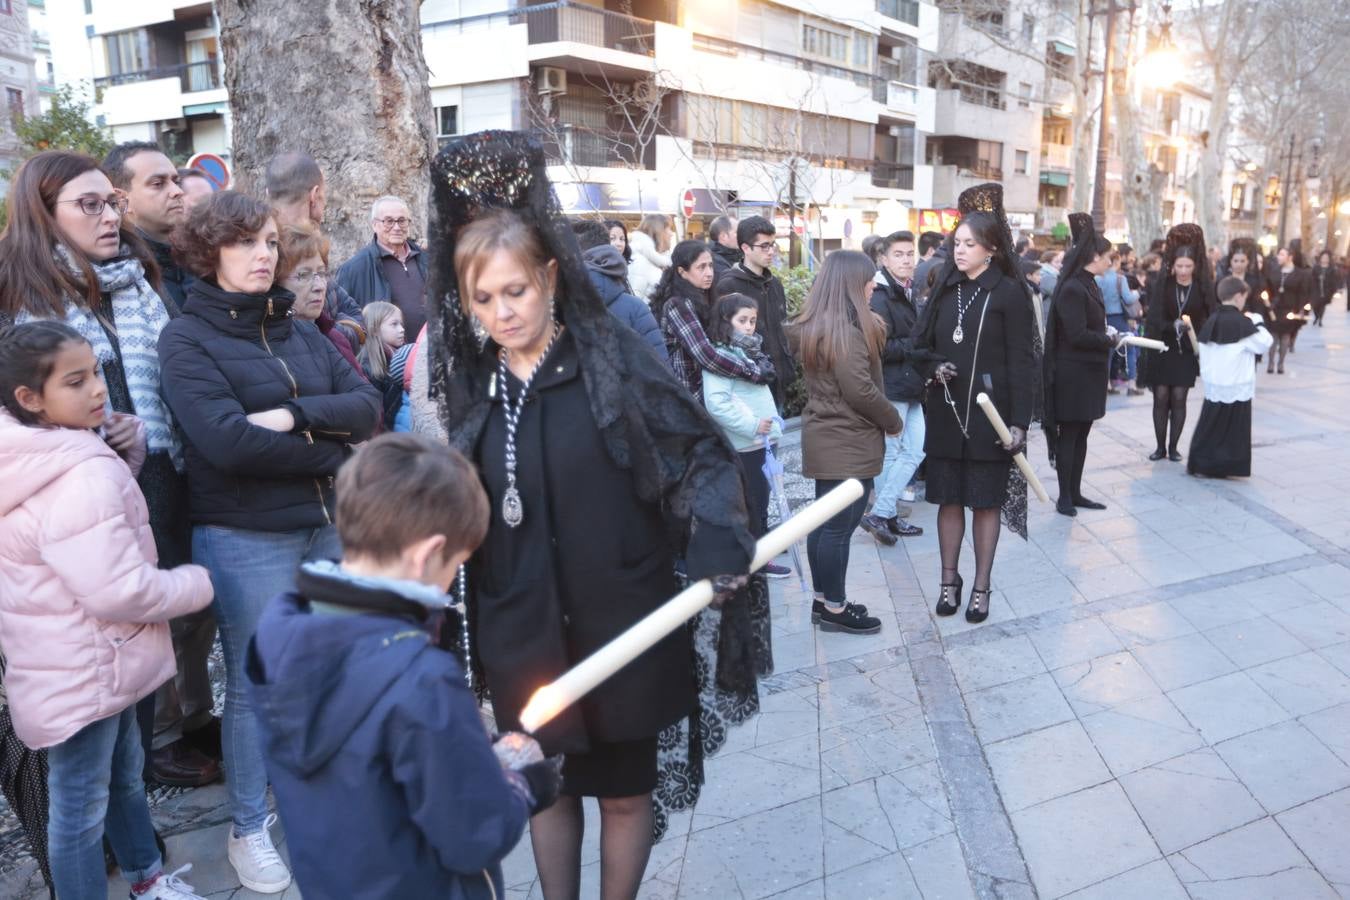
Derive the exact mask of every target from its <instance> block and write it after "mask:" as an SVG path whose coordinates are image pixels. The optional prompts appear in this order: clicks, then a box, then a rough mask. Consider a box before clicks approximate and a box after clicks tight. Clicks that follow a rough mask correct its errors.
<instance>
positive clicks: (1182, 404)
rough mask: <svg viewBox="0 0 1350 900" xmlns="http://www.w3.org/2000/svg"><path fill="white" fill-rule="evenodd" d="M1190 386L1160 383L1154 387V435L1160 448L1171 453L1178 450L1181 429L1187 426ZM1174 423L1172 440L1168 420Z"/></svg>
mask: <svg viewBox="0 0 1350 900" xmlns="http://www.w3.org/2000/svg"><path fill="white" fill-rule="evenodd" d="M1190 392H1191V389H1190V388H1185V387H1171V386H1170V385H1166V384H1159V385H1156V386H1155V387H1154V388H1153V436H1154V438H1156V439H1157V441H1158V449H1159V450H1163V449H1166V450H1167V451H1168V452H1170V453H1176V452H1177V444H1178V443H1180V442H1181V429H1182V428H1184V427H1186V396H1187V395H1188V394H1189V393H1190ZM1169 421H1170V422H1171V425H1172V440H1171V442H1170V443H1169V442H1168V440H1167V425H1168V422H1169Z"/></svg>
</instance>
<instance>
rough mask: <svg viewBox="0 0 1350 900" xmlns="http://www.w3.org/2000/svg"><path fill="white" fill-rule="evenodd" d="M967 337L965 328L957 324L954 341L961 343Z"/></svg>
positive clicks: (953, 334)
mask: <svg viewBox="0 0 1350 900" xmlns="http://www.w3.org/2000/svg"><path fill="white" fill-rule="evenodd" d="M965 339H966V332H965V330H964V329H962V328H961V326H960V325H957V326H956V330H955V331H953V332H952V343H954V344H959V343H961V342H962V341H964V340H965Z"/></svg>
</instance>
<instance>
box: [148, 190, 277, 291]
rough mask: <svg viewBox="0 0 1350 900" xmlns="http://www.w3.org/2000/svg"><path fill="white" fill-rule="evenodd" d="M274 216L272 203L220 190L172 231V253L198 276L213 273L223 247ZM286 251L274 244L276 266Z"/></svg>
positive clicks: (201, 276) (212, 274)
mask: <svg viewBox="0 0 1350 900" xmlns="http://www.w3.org/2000/svg"><path fill="white" fill-rule="evenodd" d="M272 218H274V217H273V215H272V207H270V206H268V205H267V204H266V203H263V202H262V201H261V200H254V199H253V198H252V197H250V196H248V195H247V194H241V193H239V192H238V191H221V192H219V193H217V194H212V195H211V199H210V200H207V201H206V202H205V203H202V204H199V205H198V206H196V207H195V208H194V209H193V210H192V214H191V215H189V216H188V220H187V221H186V222H185V223H183V224H182V225H181V226H179V227H178V228H176V229H174V232H173V239H172V240H173V255H174V258H175V259H176V260H177V261H178V263H179V265H181V266H182V267H183V268H185V269H187V270H188V271H189V272H191V273H192V274H193V275H196V276H197V277H198V278H208V277H211V276H214V275H215V273H216V266H217V265H219V263H220V251H221V249H222V248H223V247H227V246H229V245H230V244H233V243H236V242H238V241H239V240H241V239H243V238H245V237H250V236H252V235H254V234H257V233H258V232H259V231H261V230H262V227H263V226H264V225H266V224H267V220H268V219H272ZM284 255H285V252H284V251H283V250H281V248H280V247H278V248H277V268H278V269H281V268H283V266H284V260H283V259H282V257H283V256H284Z"/></svg>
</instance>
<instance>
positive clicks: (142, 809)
mask: <svg viewBox="0 0 1350 900" xmlns="http://www.w3.org/2000/svg"><path fill="white" fill-rule="evenodd" d="M144 758H145V757H144V755H143V752H142V750H141V730H140V727H139V726H138V725H137V724H136V707H135V706H129V707H127V708H126V709H124V710H122V711H121V712H120V713H117V714H116V715H112V716H109V717H108V718H106V719H100V720H99V721H97V722H94V723H92V724H89V725H86V726H85V727H84V728H81V729H80V730H79V731H77V732H75V734H73V735H71V736H70V737H69V738H67V739H66V740H64V741H62V742H61V743H59V744H57V745H56V746H55V747H52V748H51V749H50V750H48V751H47V771H48V774H47V791H48V794H49V801H48V805H47V811H48V818H47V854H48V857H49V858H50V860H51V866H52V881H53V882H54V883H55V886H56V893H57V896H59V897H60V898H61V900H106V898H107V896H108V872H107V870H106V869H105V868H104V862H103V832H104V829H105V827H106V829H107V833H108V842H109V843H110V844H112V848H113V855H114V856H116V857H117V864H118V865H119V866H120V867H121V869H122V874H123V875H124V876H125V877H126V879H127V881H129V882H131V883H132V884H137V883H139V882H142V881H146V880H148V879H149V878H151V877H152V876H154V875H157V874H159V872H160V870H161V869H162V867H163V863H162V862H161V860H160V858H159V849H158V848H157V847H156V846H155V828H154V826H153V825H151V824H150V807H149V806H148V805H147V804H146V802H145V785H144V783H142V781H141V766H142V764H143V762H144ZM105 823H106V826H105Z"/></svg>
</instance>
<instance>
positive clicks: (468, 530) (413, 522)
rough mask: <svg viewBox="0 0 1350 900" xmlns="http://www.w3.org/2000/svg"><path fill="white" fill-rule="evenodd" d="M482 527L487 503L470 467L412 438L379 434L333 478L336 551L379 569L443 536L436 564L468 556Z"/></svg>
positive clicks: (452, 452) (444, 449)
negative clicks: (418, 544)
mask: <svg viewBox="0 0 1350 900" xmlns="http://www.w3.org/2000/svg"><path fill="white" fill-rule="evenodd" d="M487 528H488V499H487V494H486V493H485V492H484V491H483V486H482V484H481V483H480V482H479V480H478V473H477V471H475V470H474V467H473V464H472V463H470V462H469V461H468V460H467V459H465V458H464V456H463V454H461V453H460V452H459V451H457V450H452V449H450V448H449V447H445V446H443V445H441V444H438V443H436V442H435V441H433V440H431V439H430V438H428V437H424V436H423V435H420V434H411V433H407V432H400V433H396V434H382V435H380V436H379V437H377V438H375V439H374V440H372V441H371V442H370V443H368V444H366V446H364V447H362V448H361V449H360V450H358V451H357V453H356V455H355V456H353V457H352V458H351V459H350V460H348V461H347V462H346V463H345V464H344V465H343V466H342V468H341V469H340V470H339V471H338V476H337V529H338V535H339V537H341V538H342V548H343V551H344V552H345V553H347V554H349V555H360V556H368V557H370V558H372V559H374V560H376V561H379V562H388V561H391V560H394V559H397V558H398V557H399V554H401V553H402V552H403V551H404V550H405V549H407V548H408V546H410V545H411V544H413V543H416V542H417V541H420V540H424V539H426V538H429V537H432V536H434V535H438V534H443V535H445V552H444V554H443V558H444V559H449V558H450V557H451V555H453V554H455V553H458V552H460V551H462V550H474V549H475V548H477V547H478V545H479V544H481V543H482V542H483V537H484V536H485V535H486V534H487Z"/></svg>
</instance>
